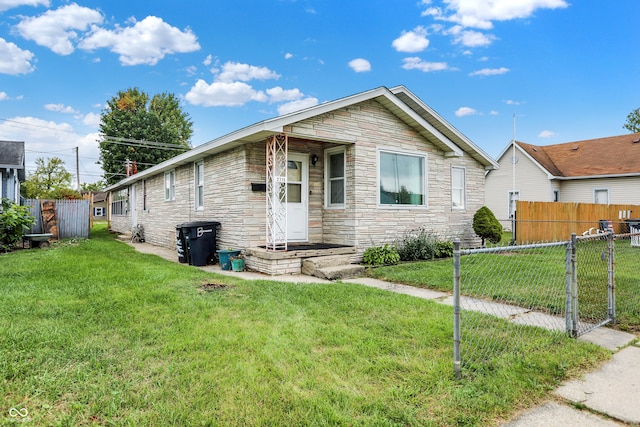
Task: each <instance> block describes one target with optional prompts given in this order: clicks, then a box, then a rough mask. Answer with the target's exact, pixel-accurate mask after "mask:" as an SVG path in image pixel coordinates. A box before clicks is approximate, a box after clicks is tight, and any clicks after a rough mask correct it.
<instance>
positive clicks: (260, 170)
mask: <svg viewBox="0 0 640 427" xmlns="http://www.w3.org/2000/svg"><path fill="white" fill-rule="evenodd" d="M285 132H289V133H293V134H295V135H296V136H300V137H303V138H305V139H299V138H292V137H290V139H289V152H290V153H294V152H295V153H303V154H309V155H312V154H315V155H317V156H318V158H319V160H318V162H317V164H316V166H312V165H311V164H309V241H310V242H325V243H338V244H345V245H353V246H356V247H357V256H356V257H355V259H358V258H359V257H360V256H361V255H362V252H364V250H365V249H366V248H367V247H369V246H373V245H380V244H383V243H391V242H393V241H394V240H395V239H396V238H397V237H398V236H399V235H401V234H402V233H404V232H406V231H408V230H411V229H415V228H417V227H421V226H423V227H425V228H427V229H429V230H432V231H433V232H434V233H435V234H437V235H438V236H441V237H443V238H444V237H446V238H454V237H459V238H461V239H462V240H463V243H464V244H466V245H474V244H477V243H478V242H479V239H478V238H477V236H475V233H474V232H473V229H472V220H473V214H474V213H475V212H476V211H477V210H478V209H479V208H480V207H481V206H482V205H483V203H484V167H483V166H482V165H480V164H479V163H478V162H476V161H475V160H474V159H472V158H471V157H469V156H468V155H467V154H466V153H465V155H463V156H462V157H445V153H444V152H442V151H441V150H439V149H438V148H436V147H435V146H434V145H432V144H431V143H430V142H429V141H427V140H426V139H424V138H423V137H422V136H421V135H420V134H418V133H417V132H416V131H415V130H414V129H413V128H411V127H409V126H408V125H406V124H405V123H403V122H401V121H399V120H398V119H397V117H396V116H395V115H393V114H392V113H391V112H390V111H388V110H387V109H386V108H384V107H383V106H382V105H381V104H379V103H378V102H376V101H374V100H371V101H366V102H362V103H360V104H357V105H353V106H350V107H347V108H343V109H340V110H336V111H333V112H330V113H326V114H322V115H319V116H315V117H313V118H311V119H307V120H304V121H301V122H298V123H295V124H293V125H291V126H289V127H287V128H286V129H285ZM318 139H324V140H333V141H336V143H326V142H320V141H318ZM339 141H344V146H345V150H346V166H347V167H346V177H347V188H346V207H345V209H325V208H324V172H325V171H324V150H326V149H328V148H335V147H336V146H339V145H340V144H338V142H339ZM379 148H386V149H392V150H394V149H395V150H402V151H406V152H408V153H412V152H413V153H419V154H426V155H427V200H428V205H427V206H426V207H388V206H379V205H378V182H377V177H378V170H377V168H378V165H377V164H378V149H379ZM203 160H204V173H205V186H204V209H202V210H196V209H195V207H194V197H195V184H194V164H193V163H189V164H185V165H181V166H178V167H177V168H176V169H175V170H176V198H175V200H173V201H165V200H164V173H161V174H158V175H156V176H153V177H150V178H148V179H147V180H146V186H147V210H146V211H143V209H142V198H143V194H142V182H141V181H140V182H137V183H135V184H134V185H136V186H137V192H136V193H137V200H136V201H135V202H136V203H137V219H138V221H137V222H138V223H141V224H143V225H144V227H145V238H146V240H147V241H148V242H149V243H152V244H156V245H161V246H166V247H170V248H175V226H176V224H180V223H184V222H188V221H199V220H208V221H219V222H220V223H221V224H222V225H221V227H220V228H219V230H218V247H219V248H234V249H236V248H237V249H245V248H247V247H255V246H259V245H264V243H265V240H266V236H265V233H266V226H265V224H266V200H265V197H266V193H265V192H261V191H252V190H251V183H264V182H265V177H266V173H265V168H266V166H265V163H266V162H265V142H258V143H253V144H247V145H245V146H244V147H239V148H234V149H231V150H229V151H226V152H223V153H219V154H215V155H211V156H207V157H206V158H204V159H203ZM451 166H461V167H465V169H466V209H465V210H453V209H452V208H451ZM131 202H132V203H133V201H131ZM111 228H112V229H113V230H115V231H119V232H124V231H129V230H131V218H130V213H128V214H127V215H122V216H113V215H112V216H111ZM265 268H266V267H265ZM284 268H285V270H287V271H290V270H291V269H292V268H293V266H292V265H287V266H285V267H284Z"/></svg>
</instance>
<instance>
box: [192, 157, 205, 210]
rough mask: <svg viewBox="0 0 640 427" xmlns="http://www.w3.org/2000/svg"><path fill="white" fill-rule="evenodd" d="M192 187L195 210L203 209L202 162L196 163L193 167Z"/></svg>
mask: <svg viewBox="0 0 640 427" xmlns="http://www.w3.org/2000/svg"><path fill="white" fill-rule="evenodd" d="M194 187H195V190H196V194H195V196H196V197H195V208H196V210H202V209H204V161H202V160H201V161H199V162H196V163H195V165H194Z"/></svg>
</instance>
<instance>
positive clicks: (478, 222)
mask: <svg viewBox="0 0 640 427" xmlns="http://www.w3.org/2000/svg"><path fill="white" fill-rule="evenodd" d="M473 231H475V233H476V234H477V235H478V236H479V237H480V238H481V239H482V246H484V241H485V239H486V240H489V241H490V242H491V243H500V240H502V225H501V224H500V221H498V219H497V218H496V217H495V215H494V214H493V212H492V211H491V209H489V208H488V207H486V206H483V207H481V208H480V209H478V211H477V212H476V213H475V215H473Z"/></svg>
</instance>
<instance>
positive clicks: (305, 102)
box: [278, 97, 318, 116]
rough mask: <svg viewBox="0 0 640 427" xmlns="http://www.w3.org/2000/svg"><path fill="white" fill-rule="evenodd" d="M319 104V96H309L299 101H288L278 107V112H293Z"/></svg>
mask: <svg viewBox="0 0 640 427" xmlns="http://www.w3.org/2000/svg"><path fill="white" fill-rule="evenodd" d="M316 105H318V98H313V97H307V98H304V99H301V100H298V101H292V102H288V103H286V104H282V105H281V106H279V107H278V114H280V115H281V116H282V115H285V114H289V113H293V112H294V111H299V110H303V109H305V108H309V107H315V106H316Z"/></svg>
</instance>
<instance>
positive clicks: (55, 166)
mask: <svg viewBox="0 0 640 427" xmlns="http://www.w3.org/2000/svg"><path fill="white" fill-rule="evenodd" d="M72 177H73V175H72V174H71V172H69V171H68V170H67V169H66V168H65V166H64V162H63V161H62V160H61V159H60V158H58V157H52V158H50V159H47V160H45V159H43V158H42V157H39V158H37V159H36V170H35V172H34V173H32V174H29V176H28V177H27V179H26V181H25V182H24V183H23V184H22V186H21V188H20V193H21V194H22V197H24V198H27V199H75V198H81V196H80V194H79V193H78V192H77V191H75V190H73V189H72V188H71V178H72Z"/></svg>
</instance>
